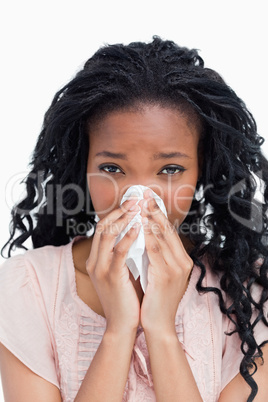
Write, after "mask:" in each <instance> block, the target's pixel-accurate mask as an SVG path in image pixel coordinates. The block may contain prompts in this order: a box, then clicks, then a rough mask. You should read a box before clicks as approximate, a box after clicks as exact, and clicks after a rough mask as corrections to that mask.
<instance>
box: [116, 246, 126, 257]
mask: <svg viewBox="0 0 268 402" xmlns="http://www.w3.org/2000/svg"><path fill="white" fill-rule="evenodd" d="M125 254H126V250H125V249H124V248H123V247H122V246H120V247H117V246H116V247H114V255H115V256H116V257H122V256H124V255H125Z"/></svg>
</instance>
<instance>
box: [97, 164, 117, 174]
mask: <svg viewBox="0 0 268 402" xmlns="http://www.w3.org/2000/svg"><path fill="white" fill-rule="evenodd" d="M99 169H100V170H103V171H104V172H107V173H112V174H115V173H119V172H116V171H115V170H116V169H117V170H121V169H119V167H117V166H114V165H100V166H99ZM106 169H107V170H106Z"/></svg>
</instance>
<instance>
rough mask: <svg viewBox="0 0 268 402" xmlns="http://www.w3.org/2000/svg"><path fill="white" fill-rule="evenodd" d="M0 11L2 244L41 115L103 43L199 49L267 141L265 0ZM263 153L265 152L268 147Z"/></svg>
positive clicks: (78, 1) (46, 4)
mask: <svg viewBox="0 0 268 402" xmlns="http://www.w3.org/2000/svg"><path fill="white" fill-rule="evenodd" d="M0 15H1V17H0V30H1V32H0V37H1V42H2V43H1V64H0V66H1V74H0V85H1V86H0V90H1V92H0V93H1V98H0V99H1V120H0V128H1V148H0V150H1V158H0V164H1V165H0V168H1V178H0V190H1V192H0V194H1V199H0V210H1V232H0V244H1V246H2V245H3V243H4V242H5V241H6V240H7V238H8V224H9V219H10V217H9V214H10V207H11V204H12V203H13V201H15V200H16V197H18V194H19V193H20V191H21V190H20V189H19V190H15V189H16V188H17V187H18V186H14V183H15V182H18V180H19V179H20V180H21V179H22V178H23V177H24V176H25V174H26V171H27V165H28V163H29V157H30V153H31V152H32V150H33V148H34V145H35V141H36V138H37V135H38V134H39V131H40V128H41V124H42V119H43V115H44V112H45V111H46V109H47V108H48V106H49V104H50V102H51V100H52V97H53V95H54V93H55V92H56V91H57V90H58V89H59V88H60V87H61V86H63V85H64V84H65V83H66V82H68V81H69V79H70V78H71V77H72V76H73V75H74V74H75V72H76V71H78V69H79V68H80V67H81V66H82V64H83V63H84V62H85V61H86V60H87V59H88V58H89V57H90V56H91V55H92V54H93V53H94V52H95V51H96V50H97V49H98V48H99V47H100V46H102V45H103V44H106V43H119V42H123V43H126V44H127V43H129V42H130V41H139V40H140V41H149V40H151V38H152V36H153V35H159V36H161V37H162V38H163V39H171V40H173V41H175V42H177V43H178V44H180V45H182V46H187V47H190V48H197V49H200V55H201V56H202V57H203V58H204V60H205V63H206V65H207V66H208V67H211V68H214V69H215V70H217V71H218V72H219V73H220V74H221V75H222V76H223V78H224V79H225V80H226V81H227V83H228V84H229V85H230V86H231V87H232V88H233V89H234V90H235V91H236V92H237V94H238V95H239V96H240V97H241V98H242V99H243V100H244V101H245V102H246V104H247V106H248V108H249V109H250V111H251V112H252V113H253V115H254V117H255V119H256V121H257V124H258V131H259V133H260V134H261V135H262V136H264V137H266V138H267V139H268V123H267V119H266V117H267V98H266V97H267V92H268V91H267V90H268V80H267V64H266V63H267V45H266V44H267V37H268V32H267V20H266V16H267V11H266V9H265V2H264V0H263V1H261V0H256V1H254V2H252V1H251V0H250V1H248V0H232V1H230V0H225V1H215V0H202V1H201V0H196V1H191V0H184V1H178V0H177V1H176V0H173V1H172V0H165V1H163V2H160V1H159V2H158V1H157V0H155V1H152V0H148V1H146V0H142V1H141V0H135V1H128V0H125V1H119V0H115V1H101V0H99V1H97V0H95V1H92V0H88V1H85V0H75V1H74V0H73V1H70V0H60V1H57V0H54V1H52V0H47V1H38V0H35V1H29V0H24V1H20V0H16V1H9V2H7V1H6V2H5V5H4V4H3V3H2V7H1V10H0ZM264 152H265V153H266V155H268V145H267V144H266V145H265V146H264ZM6 186H8V187H6ZM14 187H15V189H14ZM11 188H13V190H12V191H11ZM18 330H19V328H18ZM0 400H1V387H0ZM2 400H3V399H2Z"/></svg>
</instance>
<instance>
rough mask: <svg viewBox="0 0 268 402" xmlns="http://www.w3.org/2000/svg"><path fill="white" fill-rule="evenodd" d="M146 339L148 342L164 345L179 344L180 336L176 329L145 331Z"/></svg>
mask: <svg viewBox="0 0 268 402" xmlns="http://www.w3.org/2000/svg"><path fill="white" fill-rule="evenodd" d="M144 334H145V338H146V340H148V341H159V342H163V343H170V342H174V341H175V342H178V335H177V333H176V328H175V326H174V328H169V329H165V330H163V328H160V329H158V330H150V329H144Z"/></svg>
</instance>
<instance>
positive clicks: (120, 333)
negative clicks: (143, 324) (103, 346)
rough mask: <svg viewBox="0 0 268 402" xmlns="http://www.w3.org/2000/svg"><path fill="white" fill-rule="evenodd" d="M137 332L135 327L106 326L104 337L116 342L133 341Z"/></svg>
mask: <svg viewBox="0 0 268 402" xmlns="http://www.w3.org/2000/svg"><path fill="white" fill-rule="evenodd" d="M136 334H137V328H115V327H111V326H107V327H106V330H105V333H104V336H103V337H105V339H109V342H112V343H116V342H122V341H125V340H130V341H132V340H133V343H134V342H135V339H136Z"/></svg>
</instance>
